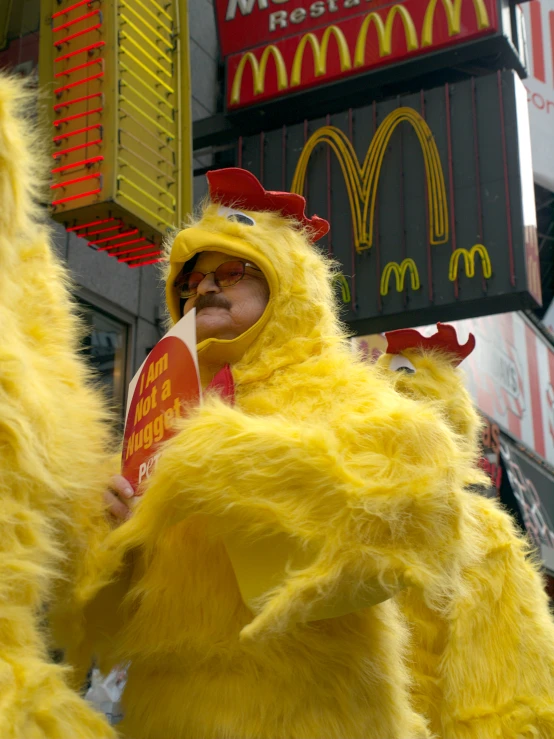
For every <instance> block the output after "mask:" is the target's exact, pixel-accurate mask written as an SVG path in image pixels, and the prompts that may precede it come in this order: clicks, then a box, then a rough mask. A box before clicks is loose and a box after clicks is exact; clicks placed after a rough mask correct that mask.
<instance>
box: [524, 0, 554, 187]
mask: <svg viewBox="0 0 554 739" xmlns="http://www.w3.org/2000/svg"><path fill="white" fill-rule="evenodd" d="M522 8H523V13H524V15H525V25H526V28H527V41H528V44H529V67H530V69H529V77H528V78H527V79H526V80H525V88H526V90H527V100H528V102H529V116H530V119H531V142H532V147H533V169H534V172H535V181H536V182H538V184H539V185H542V186H543V187H546V188H547V189H548V190H554V0H532V2H530V3H526V4H525V5H522Z"/></svg>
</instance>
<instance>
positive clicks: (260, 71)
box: [231, 44, 289, 105]
mask: <svg viewBox="0 0 554 739" xmlns="http://www.w3.org/2000/svg"><path fill="white" fill-rule="evenodd" d="M270 56H272V57H273V60H274V61H275V68H276V70H277V88H278V89H279V90H286V89H287V88H288V86H289V80H288V74H287V67H286V64H285V60H284V59H283V55H282V54H281V52H280V51H279V49H278V48H277V47H276V46H273V44H271V45H270V46H266V47H265V49H264V51H263V54H262V56H261V59H260V61H259V62H258V60H257V59H256V57H255V56H254V54H253V53H252V52H251V51H248V52H247V53H246V54H245V55H244V56H243V57H242V58H241V60H240V62H239V65H238V67H237V71H236V72H235V78H234V80H233V86H232V88H231V103H232V104H233V105H234V104H236V103H238V102H239V101H240V90H241V86H242V77H243V74H244V68H245V67H246V65H247V63H249V64H250V68H251V69H252V77H253V80H254V95H260V94H261V93H262V92H263V91H264V87H265V71H266V67H267V63H268V61H269V57H270Z"/></svg>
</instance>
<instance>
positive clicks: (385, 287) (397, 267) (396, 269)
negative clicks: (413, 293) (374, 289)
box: [380, 259, 421, 296]
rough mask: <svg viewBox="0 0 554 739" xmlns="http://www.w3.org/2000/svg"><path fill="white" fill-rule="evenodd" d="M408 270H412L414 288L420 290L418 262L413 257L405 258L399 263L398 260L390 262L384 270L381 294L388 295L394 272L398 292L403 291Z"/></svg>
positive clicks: (411, 278) (411, 276) (411, 277)
mask: <svg viewBox="0 0 554 739" xmlns="http://www.w3.org/2000/svg"><path fill="white" fill-rule="evenodd" d="M408 270H410V280H411V285H412V290H419V288H420V285H421V283H420V281H419V272H418V271H417V266H416V263H415V262H414V260H413V259H403V260H402V263H401V264H398V262H389V263H388V264H387V266H386V267H385V269H384V270H383V274H382V275H381V286H380V291H381V295H383V296H384V295H388V292H389V284H390V278H391V275H392V274H393V273H394V276H395V278H396V292H399V293H400V292H402V290H404V280H405V278H406V272H407V271H408Z"/></svg>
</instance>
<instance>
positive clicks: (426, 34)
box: [421, 0, 491, 47]
mask: <svg viewBox="0 0 554 739" xmlns="http://www.w3.org/2000/svg"><path fill="white" fill-rule="evenodd" d="M465 1H466V0H441V3H442V7H443V8H444V12H445V13H446V19H447V22H448V35H449V36H456V35H458V34H459V33H460V30H461V25H462V3H463V2H465ZM467 1H468V2H469V0H467ZM471 1H472V2H473V7H474V9H475V16H476V18H477V24H478V26H479V30H481V31H482V30H483V29H485V28H490V25H491V22H490V18H489V14H488V12H487V8H486V6H485V3H484V0H471ZM438 2H439V0H429V4H428V5H427V10H426V11H425V18H424V20H423V29H422V32H421V46H422V47H424V46H431V45H432V43H433V26H434V20H435V11H436V8H437V5H438Z"/></svg>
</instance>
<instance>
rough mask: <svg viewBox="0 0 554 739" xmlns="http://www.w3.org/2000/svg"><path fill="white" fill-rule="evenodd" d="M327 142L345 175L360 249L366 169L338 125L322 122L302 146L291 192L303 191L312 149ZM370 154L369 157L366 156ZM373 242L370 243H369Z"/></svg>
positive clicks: (355, 233)
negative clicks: (320, 126)
mask: <svg viewBox="0 0 554 739" xmlns="http://www.w3.org/2000/svg"><path fill="white" fill-rule="evenodd" d="M321 143H326V144H328V145H329V146H330V147H331V149H332V150H333V151H334V152H335V154H336V156H337V159H338V161H339V164H340V168H341V170H342V174H343V176H344V181H345V184H346V190H347V192H348V200H349V201H350V210H351V213H352V227H353V230H354V244H355V246H356V250H357V251H361V248H362V247H361V240H360V234H362V233H363V223H362V209H361V205H360V203H361V202H362V201H363V198H364V187H363V179H364V178H363V172H362V171H361V170H360V165H359V163H358V157H357V156H356V152H355V151H354V147H353V146H352V144H351V143H350V141H349V139H348V137H347V136H346V134H345V133H343V132H342V131H341V130H340V129H339V128H335V126H323V127H322V128H318V130H317V131H315V132H314V133H313V134H312V135H311V136H310V138H309V139H308V141H306V144H305V145H304V148H303V149H302V153H301V154H300V157H299V159H298V163H297V165H296V169H295V171H294V175H293V178H292V186H291V192H295V193H298V194H299V195H302V193H303V192H304V184H305V182H306V172H307V169H308V163H309V161H310V157H311V155H312V152H313V150H314V149H315V148H316V146H317V145H318V144H321ZM366 158H367V157H366ZM369 246H371V244H369Z"/></svg>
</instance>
